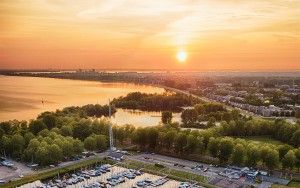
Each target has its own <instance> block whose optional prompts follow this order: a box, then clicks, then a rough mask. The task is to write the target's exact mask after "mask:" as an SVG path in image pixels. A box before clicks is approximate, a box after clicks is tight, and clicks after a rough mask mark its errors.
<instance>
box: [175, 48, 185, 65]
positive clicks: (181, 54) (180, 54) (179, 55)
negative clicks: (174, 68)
mask: <svg viewBox="0 0 300 188" xmlns="http://www.w3.org/2000/svg"><path fill="white" fill-rule="evenodd" d="M176 58H177V60H178V61H179V62H180V63H184V62H185V61H186V58H187V54H186V52H185V51H179V52H178V53H177V54H176Z"/></svg>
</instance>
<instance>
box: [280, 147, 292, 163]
mask: <svg viewBox="0 0 300 188" xmlns="http://www.w3.org/2000/svg"><path fill="white" fill-rule="evenodd" d="M291 149H292V147H291V146H289V145H287V144H285V145H280V146H279V147H278V152H279V159H280V160H282V159H283V157H284V156H285V154H287V152H288V151H289V150H291Z"/></svg>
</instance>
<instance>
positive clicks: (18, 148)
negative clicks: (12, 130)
mask: <svg viewBox="0 0 300 188" xmlns="http://www.w3.org/2000/svg"><path fill="white" fill-rule="evenodd" d="M11 144H12V148H13V156H15V157H19V156H20V155H21V154H22V153H23V150H24V146H25V140H24V138H23V136H22V135H19V134H15V135H13V136H12V138H11Z"/></svg>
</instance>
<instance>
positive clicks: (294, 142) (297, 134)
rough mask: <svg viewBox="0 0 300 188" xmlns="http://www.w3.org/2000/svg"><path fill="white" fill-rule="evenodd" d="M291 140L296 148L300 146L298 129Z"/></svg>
mask: <svg viewBox="0 0 300 188" xmlns="http://www.w3.org/2000/svg"><path fill="white" fill-rule="evenodd" d="M291 140H292V143H293V145H294V146H296V147H298V146H300V129H298V130H297V131H296V132H294V133H293V136H292V139H291Z"/></svg>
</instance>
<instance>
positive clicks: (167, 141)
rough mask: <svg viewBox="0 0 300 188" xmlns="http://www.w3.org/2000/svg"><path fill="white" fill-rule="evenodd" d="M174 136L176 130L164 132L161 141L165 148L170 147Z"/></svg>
mask: <svg viewBox="0 0 300 188" xmlns="http://www.w3.org/2000/svg"><path fill="white" fill-rule="evenodd" d="M175 136H176V131H174V130H170V131H168V132H167V133H166V134H165V136H164V138H163V143H164V145H165V147H166V148H168V149H171V148H172V146H173V143H174V139H175Z"/></svg>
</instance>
